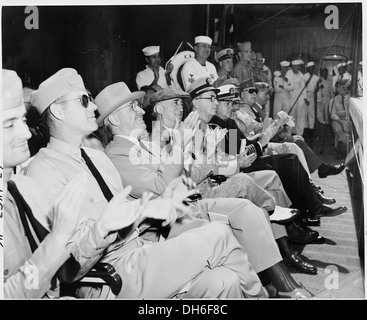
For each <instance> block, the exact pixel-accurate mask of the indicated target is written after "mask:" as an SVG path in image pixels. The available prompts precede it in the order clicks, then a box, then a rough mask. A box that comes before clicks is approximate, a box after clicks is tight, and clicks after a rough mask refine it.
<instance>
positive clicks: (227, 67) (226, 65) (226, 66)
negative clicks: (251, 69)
mask: <svg viewBox="0 0 367 320" xmlns="http://www.w3.org/2000/svg"><path fill="white" fill-rule="evenodd" d="M219 65H220V66H221V68H222V69H223V70H224V71H225V72H227V73H230V72H231V71H232V69H233V58H228V59H225V60H222V61H221V62H219Z"/></svg>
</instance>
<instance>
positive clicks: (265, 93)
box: [256, 89, 270, 106]
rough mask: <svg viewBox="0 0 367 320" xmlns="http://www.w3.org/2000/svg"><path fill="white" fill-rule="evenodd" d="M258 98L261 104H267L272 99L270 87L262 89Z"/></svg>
mask: <svg viewBox="0 0 367 320" xmlns="http://www.w3.org/2000/svg"><path fill="white" fill-rule="evenodd" d="M256 99H257V102H258V103H259V104H260V105H261V106H263V105H265V104H266V103H267V102H268V101H269V99H270V97H269V94H268V89H260V90H259V92H258V93H257V98H256Z"/></svg>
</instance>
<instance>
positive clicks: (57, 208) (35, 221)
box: [2, 69, 86, 299]
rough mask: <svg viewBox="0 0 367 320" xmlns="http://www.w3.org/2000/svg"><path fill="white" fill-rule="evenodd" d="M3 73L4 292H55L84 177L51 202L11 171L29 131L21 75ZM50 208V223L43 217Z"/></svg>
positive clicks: (22, 157)
mask: <svg viewBox="0 0 367 320" xmlns="http://www.w3.org/2000/svg"><path fill="white" fill-rule="evenodd" d="M2 74H3V79H2V80H3V88H2V132H3V152H4V153H3V154H4V158H3V165H4V199H5V201H4V238H5V239H6V242H5V247H4V286H3V288H4V297H5V298H6V299H22V298H27V299H39V298H50V297H58V296H59V290H58V281H56V280H57V279H58V278H59V276H60V273H58V270H59V269H60V268H61V267H62V265H63V264H64V263H65V261H67V260H68V259H69V258H70V253H69V251H68V249H67V242H68V241H69V240H70V238H71V237H72V235H73V233H74V232H75V228H76V226H77V224H78V221H79V218H78V216H79V212H80V209H81V201H82V200H83V198H84V195H85V191H84V188H85V184H86V179H85V177H84V178H83V177H81V176H80V175H79V176H78V177H76V179H74V180H73V181H72V182H70V184H68V185H67V186H66V187H65V189H64V190H62V191H61V193H60V195H59V196H58V197H57V199H56V201H55V203H54V204H52V203H50V202H49V201H48V199H46V198H45V197H44V196H43V193H42V191H41V189H40V187H39V186H38V185H37V184H36V182H35V181H34V180H32V179H30V178H29V177H25V176H22V175H16V174H14V173H13V172H14V168H15V167H16V166H17V165H19V164H21V163H23V162H25V161H27V160H28V159H29V157H30V151H29V148H28V145H27V141H28V139H29V138H30V137H31V132H30V131H29V128H28V126H27V125H26V123H25V121H24V119H25V115H26V108H25V106H24V103H23V93H22V81H21V80H20V78H19V77H18V75H17V74H16V72H15V71H12V70H4V69H3V71H2ZM53 210H54V214H53V217H54V221H53V224H52V225H51V224H50V221H48V220H47V219H46V217H47V215H50V216H51V214H52V211H53ZM28 221H29V222H28ZM50 230H51V231H50ZM70 259H72V258H70ZM55 275H56V276H55Z"/></svg>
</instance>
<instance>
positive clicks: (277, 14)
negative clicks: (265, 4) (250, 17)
mask: <svg viewBox="0 0 367 320" xmlns="http://www.w3.org/2000/svg"><path fill="white" fill-rule="evenodd" d="M293 6H294V4H291V5H289V6H288V7H287V8H285V9H283V10H281V11H279V12H278V13H276V14H274V15H272V16H271V17H270V18H268V19H265V20H264V21H262V22H260V23H259V24H257V25H255V26H253V27H252V28H250V29H249V30H247V31H246V32H245V34H247V33H249V32H250V31H252V30H254V29H256V28H257V27H259V26H261V25H263V24H264V23H265V22H268V21H269V20H271V19H273V18H275V17H276V16H279V15H280V14H281V13H283V12H284V11H286V10H288V9H289V8H291V7H293Z"/></svg>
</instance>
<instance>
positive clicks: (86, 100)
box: [60, 94, 92, 108]
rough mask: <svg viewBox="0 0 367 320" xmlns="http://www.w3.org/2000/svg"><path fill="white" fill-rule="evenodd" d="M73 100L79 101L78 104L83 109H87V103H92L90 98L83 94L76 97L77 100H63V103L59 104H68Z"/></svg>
mask: <svg viewBox="0 0 367 320" xmlns="http://www.w3.org/2000/svg"><path fill="white" fill-rule="evenodd" d="M73 100H80V102H81V103H82V106H83V107H84V108H88V106H89V102H92V98H91V97H90V96H88V95H86V94H83V95H82V96H81V97H78V98H75V99H70V100H65V101H62V102H60V103H61V104H62V103H65V102H68V101H73Z"/></svg>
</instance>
